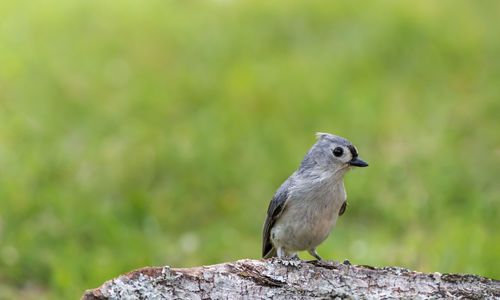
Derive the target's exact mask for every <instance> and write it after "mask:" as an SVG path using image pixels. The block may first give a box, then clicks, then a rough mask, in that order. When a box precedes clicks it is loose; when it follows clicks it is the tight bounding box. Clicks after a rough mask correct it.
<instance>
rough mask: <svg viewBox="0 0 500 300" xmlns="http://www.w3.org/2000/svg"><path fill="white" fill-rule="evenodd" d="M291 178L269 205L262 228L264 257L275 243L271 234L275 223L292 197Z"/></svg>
mask: <svg viewBox="0 0 500 300" xmlns="http://www.w3.org/2000/svg"><path fill="white" fill-rule="evenodd" d="M290 187H291V180H290V178H289V179H287V180H286V181H285V182H284V183H283V184H282V185H281V186H280V188H279V189H278V191H277V192H276V194H275V195H274V197H273V199H272V200H271V203H269V207H268V208H267V217H266V221H265V222H264V228H263V229H262V257H266V256H267V255H268V254H269V252H271V251H272V250H273V245H272V243H271V239H270V238H269V235H270V233H271V229H272V228H273V225H274V223H275V222H276V220H277V219H278V218H279V217H280V215H281V214H282V213H283V210H284V209H285V206H286V202H287V200H288V199H289V198H290Z"/></svg>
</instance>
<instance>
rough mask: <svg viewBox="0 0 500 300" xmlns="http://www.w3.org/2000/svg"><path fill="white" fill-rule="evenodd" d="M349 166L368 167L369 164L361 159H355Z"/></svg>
mask: <svg viewBox="0 0 500 300" xmlns="http://www.w3.org/2000/svg"><path fill="white" fill-rule="evenodd" d="M349 165H351V166H354V167H368V163H367V162H366V161H364V160H362V159H361V158H359V157H355V158H353V159H352V160H351V161H350V162H349Z"/></svg>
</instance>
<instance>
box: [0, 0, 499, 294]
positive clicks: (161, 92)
mask: <svg viewBox="0 0 500 300" xmlns="http://www.w3.org/2000/svg"><path fill="white" fill-rule="evenodd" d="M498 20H500V5H499V2H498V1H456V0H448V1H438V2H436V1H413V2H401V1H383V2H378V1H377V2H368V1H367V2H352V1H343V2H338V1H335V2H329V1H303V2H297V1H284V0H279V1H228V0H226V1H222V0H221V1H213V2H211V1H163V0H161V1H160V0H156V1H127V0H126V1H95V0H89V1H53V0H46V1H37V0H35V1H1V2H0V282H1V283H0V297H1V298H23V299H30V298H37V299H38V298H40V297H42V298H47V299H54V298H64V299H75V298H78V297H79V296H80V295H81V294H82V293H83V291H84V290H85V289H87V288H93V287H96V286H98V285H99V284H100V283H102V282H103V281H104V280H107V279H110V278H112V277H114V276H116V275H118V274H120V273H123V272H126V271H130V270H132V269H135V268H139V267H143V266H146V265H171V266H175V267H189V266H195V265H201V264H214V263H220V262H225V261H231V260H236V259H240V258H259V254H260V244H261V241H260V231H261V226H262V223H263V221H264V218H265V212H266V209H267V205H268V203H269V200H270V199H271V197H272V195H273V194H274V192H275V190H276V189H277V188H278V186H279V185H280V184H281V183H282V182H283V181H284V180H285V179H286V177H288V176H289V175H290V174H291V173H292V172H293V171H294V170H295V169H296V168H297V166H298V165H299V163H300V160H301V158H302V157H303V155H304V154H305V152H306V151H307V150H308V149H309V147H310V146H311V145H312V144H313V143H314V142H315V140H314V132H315V131H324V132H331V133H334V134H338V135H341V136H344V137H346V138H348V139H350V140H351V141H352V142H353V143H354V144H355V145H356V146H357V147H358V149H359V151H360V156H361V157H362V158H363V159H365V160H367V161H368V162H369V163H370V167H369V168H365V169H360V170H355V171H351V172H350V173H349V174H347V176H346V180H345V184H346V189H347V192H348V199H349V204H350V205H349V207H348V209H347V212H346V214H345V215H344V216H343V217H342V218H340V220H339V222H338V223H337V226H336V228H335V229H334V231H333V234H332V235H331V236H330V237H329V238H328V240H327V241H326V242H325V243H324V244H323V245H322V246H320V248H319V253H320V254H321V255H322V256H323V257H325V258H328V259H336V260H343V259H345V258H349V259H350V260H351V262H352V263H354V264H368V265H376V266H386V265H399V266H406V267H408V268H410V269H418V270H421V271H432V272H434V271H439V272H461V273H465V272H467V273H468V272H471V273H477V274H480V275H484V276H489V277H495V278H498V277H500V268H499V265H498V262H499V261H500V236H499V232H500V231H499V228H500V218H499V216H500V208H499V201H500V188H499V186H500V185H499V183H498V181H499V178H500V168H499V167H500V126H499V125H500V124H499V121H500V120H499V117H500V36H499V33H498ZM301 256H302V258H307V259H309V258H311V257H310V256H309V255H308V254H305V253H301Z"/></svg>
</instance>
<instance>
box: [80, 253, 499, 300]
mask: <svg viewBox="0 0 500 300" xmlns="http://www.w3.org/2000/svg"><path fill="white" fill-rule="evenodd" d="M241 298H243V299H325V298H326V299H337V298H338V299H344V298H352V299H367V298H368V299H380V298H384V299H391V298H406V299H408V298H418V299H429V298H432V299H439V298H461V299H464V298H469V299H499V298H500V281H498V280H494V279H489V278H485V277H481V276H478V275H471V274H440V273H437V272H436V273H430V274H428V273H421V272H416V271H410V270H408V269H405V268H401V267H385V268H375V267H370V266H356V265H348V264H344V263H340V262H336V261H303V260H293V259H278V258H270V259H266V260H251V259H243V260H239V261H236V262H228V263H223V264H218V265H211V266H202V267H195V268H185V269H177V268H171V267H169V266H165V267H146V268H142V269H138V270H135V271H132V272H130V273H127V274H123V275H121V276H119V277H118V278H115V279H112V280H109V281H107V282H105V283H104V284H103V285H102V286H100V287H99V288H97V289H93V290H87V291H86V292H85V294H84V295H83V296H82V298H81V299H84V300H91V299H92V300H95V299H241Z"/></svg>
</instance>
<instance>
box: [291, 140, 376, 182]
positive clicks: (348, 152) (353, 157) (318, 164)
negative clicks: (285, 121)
mask: <svg viewBox="0 0 500 300" xmlns="http://www.w3.org/2000/svg"><path fill="white" fill-rule="evenodd" d="M316 137H317V138H318V141H317V142H316V144H314V145H313V146H312V148H311V149H310V150H309V151H308V152H307V154H306V155H305V157H304V160H303V161H302V164H301V166H300V168H299V170H300V169H307V168H315V169H318V168H319V169H321V170H324V171H327V172H332V173H337V172H339V171H340V172H342V173H345V172H347V171H348V170H349V169H350V168H352V167H367V166H368V163H367V162H365V161H364V160H362V159H361V158H359V157H358V150H357V149H356V147H354V145H353V144H352V143H351V142H349V141H348V140H346V139H344V138H342V137H340V136H336V135H333V134H329V133H321V132H318V133H316Z"/></svg>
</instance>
